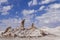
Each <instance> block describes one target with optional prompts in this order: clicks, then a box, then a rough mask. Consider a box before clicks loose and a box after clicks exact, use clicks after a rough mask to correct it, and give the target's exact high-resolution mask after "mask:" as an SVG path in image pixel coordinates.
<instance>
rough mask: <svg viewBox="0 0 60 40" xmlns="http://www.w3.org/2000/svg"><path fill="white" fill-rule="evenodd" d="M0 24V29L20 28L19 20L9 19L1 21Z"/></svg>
mask: <svg viewBox="0 0 60 40" xmlns="http://www.w3.org/2000/svg"><path fill="white" fill-rule="evenodd" d="M0 22H1V24H0V27H1V29H5V28H6V27H9V26H11V27H17V26H20V22H21V18H19V19H17V18H9V19H2V20H0Z"/></svg>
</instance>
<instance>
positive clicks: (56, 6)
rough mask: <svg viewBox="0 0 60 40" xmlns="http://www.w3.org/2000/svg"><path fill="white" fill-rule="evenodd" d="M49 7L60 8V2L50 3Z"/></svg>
mask: <svg viewBox="0 0 60 40" xmlns="http://www.w3.org/2000/svg"><path fill="white" fill-rule="evenodd" d="M50 7H51V8H54V9H59V8H60V4H57V3H55V4H52V5H50Z"/></svg>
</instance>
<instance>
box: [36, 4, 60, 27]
mask: <svg viewBox="0 0 60 40" xmlns="http://www.w3.org/2000/svg"><path fill="white" fill-rule="evenodd" d="M55 5H56V4H52V5H49V7H48V8H47V9H46V11H47V13H45V14H43V15H42V16H37V17H36V20H37V21H36V22H35V23H36V24H38V25H39V26H41V27H42V26H48V27H54V26H60V9H58V8H60V7H54V6H55ZM57 6H60V5H58V4H57ZM52 7H53V8H52Z"/></svg>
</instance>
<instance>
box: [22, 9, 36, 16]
mask: <svg viewBox="0 0 60 40" xmlns="http://www.w3.org/2000/svg"><path fill="white" fill-rule="evenodd" d="M34 12H35V10H25V9H24V10H23V11H22V13H23V15H24V16H26V15H29V14H32V13H34Z"/></svg>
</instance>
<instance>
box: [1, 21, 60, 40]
mask: <svg viewBox="0 0 60 40" xmlns="http://www.w3.org/2000/svg"><path fill="white" fill-rule="evenodd" d="M24 22H25V20H22V21H21V26H20V27H16V28H14V29H12V28H11V27H8V28H6V30H5V31H0V39H1V40H2V39H3V40H10V38H11V40H13V39H14V40H19V39H21V40H57V39H59V40H60V27H56V28H48V27H42V28H37V27H35V26H34V23H32V25H31V27H29V28H24ZM5 38H8V39H5Z"/></svg>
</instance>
